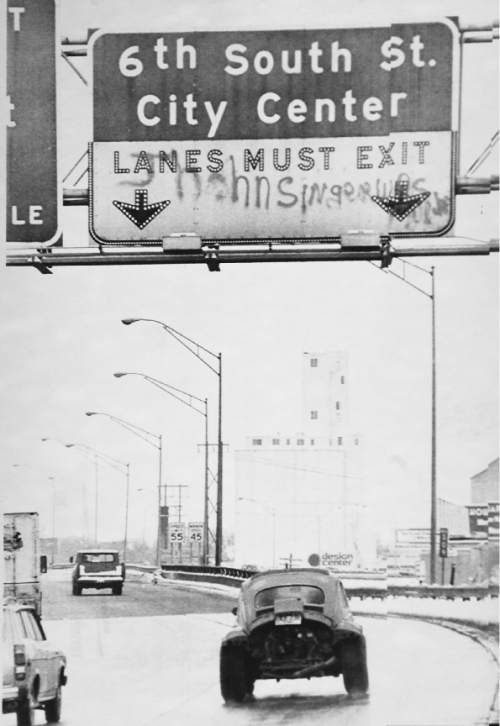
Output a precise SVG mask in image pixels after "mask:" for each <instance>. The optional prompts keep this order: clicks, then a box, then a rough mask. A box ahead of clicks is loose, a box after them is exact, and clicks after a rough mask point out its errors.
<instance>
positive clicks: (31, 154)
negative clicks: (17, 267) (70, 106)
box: [6, 0, 61, 245]
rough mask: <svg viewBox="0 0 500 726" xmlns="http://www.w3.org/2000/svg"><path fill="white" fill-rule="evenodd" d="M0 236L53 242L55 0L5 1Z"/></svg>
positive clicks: (57, 195)
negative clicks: (0, 220) (1, 218)
mask: <svg viewBox="0 0 500 726" xmlns="http://www.w3.org/2000/svg"><path fill="white" fill-rule="evenodd" d="M6 21H7V22H6V28H7V114H6V116H7V117H6V125H7V195H6V202H7V207H6V212H7V213H6V239H7V241H8V242H17V243H20V244H23V245H24V244H26V243H34V244H37V245H44V244H51V243H53V242H55V241H57V240H58V238H59V236H60V230H59V226H58V215H59V209H60V205H61V191H60V189H59V188H58V174H57V136H56V119H57V113H56V7H55V0H8V2H7V18H6Z"/></svg>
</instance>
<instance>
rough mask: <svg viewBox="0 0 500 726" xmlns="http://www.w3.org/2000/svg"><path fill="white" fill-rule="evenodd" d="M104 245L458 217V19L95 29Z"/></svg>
mask: <svg viewBox="0 0 500 726" xmlns="http://www.w3.org/2000/svg"><path fill="white" fill-rule="evenodd" d="M92 55H93V67H94V88H93V96H94V143H93V145H92V150H91V152H92V153H91V181H92V184H91V208H90V227H91V232H92V234H93V236H94V237H95V239H96V240H97V241H99V242H101V243H107V242H109V243H115V242H122V243H127V242H132V243H142V242H157V241H161V239H162V238H163V237H166V236H168V235H170V234H173V233H178V232H194V233H196V234H197V235H199V236H200V237H202V238H204V239H271V238H274V239H284V238H285V239H294V238H297V239H308V238H309V239H314V238H331V237H335V236H338V235H340V234H342V233H344V232H346V231H349V230H353V229H356V230H359V229H365V230H368V229H370V230H375V231H379V232H380V233H381V234H386V233H390V234H392V235H395V236H398V235H406V236H415V235H418V234H421V235H433V234H444V233H445V232H446V231H447V230H448V229H449V228H450V227H451V225H452V223H453V214H454V148H455V133H454V132H455V130H456V108H455V105H456V100H455V93H454V91H455V88H454V87H455V85H456V80H455V75H456V72H457V55H458V32H457V30H456V28H455V26H453V24H452V23H451V22H448V21H443V22H439V23H422V24H413V25H393V26H389V27H380V28H357V29H336V30H328V29H321V30H290V31H281V30H272V31H224V32H196V33H164V34H162V33H140V34H127V33H124V34H102V35H97V36H96V37H95V38H94V40H93V44H92Z"/></svg>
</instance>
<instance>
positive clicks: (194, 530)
mask: <svg viewBox="0 0 500 726" xmlns="http://www.w3.org/2000/svg"><path fill="white" fill-rule="evenodd" d="M188 540H189V542H190V544H193V545H196V544H201V542H202V541H203V523H202V522H188Z"/></svg>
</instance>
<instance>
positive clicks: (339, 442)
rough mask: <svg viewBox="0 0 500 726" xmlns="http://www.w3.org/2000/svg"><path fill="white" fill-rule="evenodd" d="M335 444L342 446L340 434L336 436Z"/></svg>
mask: <svg viewBox="0 0 500 726" xmlns="http://www.w3.org/2000/svg"><path fill="white" fill-rule="evenodd" d="M337 446H342V436H337Z"/></svg>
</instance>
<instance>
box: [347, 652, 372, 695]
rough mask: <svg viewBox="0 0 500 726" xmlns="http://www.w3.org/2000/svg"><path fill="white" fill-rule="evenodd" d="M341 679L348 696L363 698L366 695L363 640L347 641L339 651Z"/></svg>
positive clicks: (366, 673)
mask: <svg viewBox="0 0 500 726" xmlns="http://www.w3.org/2000/svg"><path fill="white" fill-rule="evenodd" d="M341 662H342V677H343V679H344V687H345V689H346V691H347V693H348V694H349V695H350V696H364V695H366V694H367V693H368V685H369V684H368V669H367V667H366V645H365V640H364V638H359V639H357V640H349V641H347V642H346V643H344V645H343V647H342V651H341Z"/></svg>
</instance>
